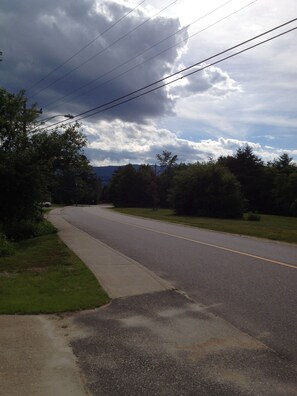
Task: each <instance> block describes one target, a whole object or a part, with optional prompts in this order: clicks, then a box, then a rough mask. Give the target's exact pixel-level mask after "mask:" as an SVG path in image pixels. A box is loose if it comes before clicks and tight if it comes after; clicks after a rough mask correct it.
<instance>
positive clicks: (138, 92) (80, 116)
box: [42, 18, 297, 129]
mask: <svg viewBox="0 0 297 396" xmlns="http://www.w3.org/2000/svg"><path fill="white" fill-rule="evenodd" d="M296 20H297V18H294V19H292V20H290V21H287V22H285V23H283V24H281V25H278V26H276V27H274V28H272V29H269V30H267V31H265V32H263V33H261V34H259V35H256V36H254V37H252V38H250V39H248V40H245V41H243V42H241V43H239V44H237V45H235V46H233V47H230V48H228V49H226V50H224V51H221V52H219V53H217V54H215V55H213V56H211V57H208V58H206V59H204V60H202V61H199V62H196V63H194V64H192V65H191V66H188V67H186V68H184V69H182V70H180V71H178V72H176V73H173V74H171V75H169V76H167V77H164V78H162V79H160V80H158V81H155V82H153V83H151V84H148V85H146V86H144V87H142V88H139V89H137V90H134V91H132V92H130V93H128V94H126V95H123V96H121V97H119V98H116V99H114V100H111V101H109V102H106V103H103V104H101V105H98V106H96V107H93V108H92V109H90V110H87V111H84V112H82V113H80V114H77V115H76V116H75V117H74V118H75V119H76V121H80V120H82V119H85V118H88V117H91V116H94V115H96V114H98V113H101V112H104V111H107V110H110V109H112V108H114V107H117V106H120V105H122V104H124V103H127V102H130V101H132V100H135V99H137V98H139V97H141V96H144V95H147V94H148V93H151V92H154V91H156V90H158V89H160V88H163V87H165V86H167V85H170V84H172V83H174V82H177V81H179V80H182V79H184V78H186V77H189V76H191V75H193V74H195V73H198V72H200V71H202V70H205V69H207V68H209V67H211V66H214V65H216V64H218V63H221V62H223V61H225V60H227V59H231V58H233V57H235V56H237V55H239V54H242V53H244V52H247V51H249V50H251V49H253V48H256V47H258V46H260V45H262V44H264V43H267V42H269V41H272V40H274V39H276V38H278V37H281V36H283V35H285V34H288V33H290V32H292V31H294V30H296V29H297V27H294V28H291V29H289V30H286V31H284V32H282V33H279V34H277V35H275V36H272V37H270V38H268V39H266V40H263V41H261V42H259V43H256V44H254V45H252V46H249V47H247V48H244V49H242V50H240V51H238V52H235V53H233V54H231V55H228V56H226V57H224V58H222V59H219V60H217V61H215V62H213V63H211V64H208V65H205V66H203V67H201V68H199V69H198V70H194V71H192V72H190V73H187V74H185V75H183V76H181V77H178V78H176V79H173V80H170V81H168V82H165V83H164V81H166V80H168V79H172V78H173V77H174V76H176V75H178V74H181V73H184V72H186V71H188V70H190V69H192V68H194V67H197V66H199V65H201V64H203V63H205V62H207V61H209V60H211V59H214V58H216V57H218V56H221V55H223V54H226V53H227V52H229V51H231V50H234V49H236V48H239V47H241V46H243V45H245V44H247V43H249V42H251V41H253V40H256V39H258V38H260V37H263V36H264V35H267V34H269V33H271V32H273V31H276V30H277V29H280V28H282V27H284V26H287V25H289V24H291V23H293V22H295V21H296ZM157 84H160V85H158V86H157V87H154V85H157ZM144 90H146V91H145V92H141V91H144ZM132 95H134V96H132ZM130 96H132V97H130ZM116 102H119V103H116ZM89 113H91V114H89ZM62 123H63V122H56V123H54V124H52V125H50V126H49V127H48V128H52V127H54V126H56V125H59V124H62ZM67 124H69V122H68V123H66V125H67ZM64 125H65V123H64ZM48 128H47V129H48ZM42 129H46V127H45V128H42Z"/></svg>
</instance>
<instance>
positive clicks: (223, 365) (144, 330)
mask: <svg viewBox="0 0 297 396" xmlns="http://www.w3.org/2000/svg"><path fill="white" fill-rule="evenodd" d="M50 220H51V221H52V222H53V223H54V224H55V225H56V226H57V228H58V229H59V230H60V233H59V234H60V237H61V238H62V240H64V242H65V243H66V244H67V245H68V246H69V247H70V248H71V249H72V250H74V251H75V253H76V254H77V255H78V256H80V257H81V258H82V259H83V260H84V262H85V263H86V264H87V265H88V266H89V267H90V268H91V269H92V271H93V272H94V273H95V275H96V276H97V278H98V279H99V280H100V282H101V284H102V285H103V287H104V288H105V289H106V290H107V292H108V293H109V295H110V296H111V297H113V301H112V302H111V303H110V304H109V305H107V306H105V307H102V308H100V309H96V310H90V311H84V312H79V313H75V314H65V315H59V316H58V315H40V316H21V317H20V316H1V317H0V358H1V359H0V382H1V387H0V395H5V396H7V395H13V396H14V395H33V396H34V395H40V396H41V395H46V396H47V395H54V394H55V395H56V396H59V395H61V396H62V395H68V394H69V395H70V394H71V395H86V394H90V395H228V396H230V395H269V396H273V395H275V396H277V395H279V396H283V395H288V396H290V395H297V370H296V366H295V365H294V364H292V363H291V362H290V361H288V360H286V359H284V358H282V357H281V356H278V355H277V354H276V353H275V352H274V351H272V350H271V349H269V348H267V347H266V346H265V345H263V344H262V343H261V342H259V341H258V340H255V339H253V338H251V337H249V336H248V335H246V334H244V333H243V332H241V331H239V330H237V329H236V328H234V327H233V326H231V325H230V324H229V323H227V322H225V321H224V320H222V319H220V318H219V317H216V316H214V315H213V314H212V313H210V312H209V308H210V307H207V306H203V305H201V304H199V302H196V301H192V300H191V299H189V298H188V297H187V296H186V295H184V294H183V293H182V291H177V290H173V289H172V287H171V286H170V284H168V283H167V282H165V281H164V280H162V279H160V278H158V277H157V276H156V275H155V274H154V273H151V272H150V271H148V270H147V269H145V268H143V267H142V266H141V265H139V264H138V263H137V262H135V261H133V260H131V259H129V258H128V257H125V256H123V255H122V254H119V253H117V252H116V251H114V250H112V249H110V248H108V246H106V245H104V244H102V243H101V242H99V241H98V240H96V239H94V238H92V237H90V236H88V234H86V233H84V232H82V231H80V230H78V229H76V228H75V227H73V226H72V225H70V224H69V223H67V222H66V221H65V220H64V219H63V212H62V211H61V210H60V209H55V210H53V211H52V212H51V214H50ZM123 285H125V287H123ZM3 384H4V386H3ZM3 392H4V393H3Z"/></svg>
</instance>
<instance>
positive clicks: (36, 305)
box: [0, 234, 109, 314]
mask: <svg viewBox="0 0 297 396" xmlns="http://www.w3.org/2000/svg"><path fill="white" fill-rule="evenodd" d="M108 301H109V297H108V296H107V294H106V293H105V291H104V290H103V289H102V288H101V287H100V285H99V284H98V282H97V280H96V278H95V276H94V275H93V274H92V272H91V271H90V270H89V269H88V268H87V267H86V266H85V265H84V264H83V263H82V262H81V261H80V259H79V258H78V257H77V256H76V255H74V254H73V253H72V252H71V251H70V250H69V249H68V248H67V247H66V246H65V245H64V244H63V242H61V240H60V239H59V237H58V236H57V235H56V234H49V235H43V236H39V237H36V238H32V239H27V240H24V241H22V242H20V243H18V244H16V254H15V255H14V256H10V257H1V258H0V313H1V314H38V313H57V312H66V311H78V310H82V309H90V308H96V307H99V306H101V305H103V304H106V303H107V302H108Z"/></svg>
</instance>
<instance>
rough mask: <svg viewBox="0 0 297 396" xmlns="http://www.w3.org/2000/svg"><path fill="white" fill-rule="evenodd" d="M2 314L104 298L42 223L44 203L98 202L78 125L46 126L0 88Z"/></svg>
mask: <svg viewBox="0 0 297 396" xmlns="http://www.w3.org/2000/svg"><path fill="white" fill-rule="evenodd" d="M0 109H1V112H0V183H1V194H0V313H2V314H4V313H5V314H17V313H19V314H34V313H35V314H37V313H54V312H65V311H76V310H81V309H87V308H94V307H98V306H100V305H102V304H106V303H107V302H108V301H109V298H108V296H107V295H106V293H105V292H104V291H103V290H102V288H101V287H100V285H99V284H98V282H97V280H96V278H95V277H94V275H93V274H92V273H91V272H90V271H89V269H88V268H86V266H85V265H84V264H83V263H82V262H81V261H80V260H79V259H78V258H77V257H76V256H75V255H74V254H73V253H72V252H71V251H70V250H69V249H68V248H67V247H66V246H65V245H64V244H63V243H62V242H61V241H60V240H59V238H58V236H57V234H56V232H55V229H54V227H53V226H52V225H51V224H50V223H49V222H47V221H46V220H44V214H45V212H44V210H43V208H42V206H43V204H42V203H43V202H46V201H51V202H55V203H56V204H74V203H75V204H78V203H81V204H86V203H97V202H98V199H99V195H100V191H101V185H100V181H99V180H98V178H97V177H96V176H95V174H94V173H93V170H92V167H91V166H90V164H89V162H88V160H87V158H86V156H85V155H84V152H83V149H84V147H85V146H86V144H87V139H86V137H85V136H84V135H83V134H82V132H81V131H80V126H79V124H77V123H73V124H68V125H65V126H61V127H57V128H56V129H54V130H48V129H46V127H45V125H44V124H42V123H41V122H40V121H38V116H39V115H40V112H41V111H40V110H38V109H37V107H36V105H33V106H30V107H29V106H28V103H27V98H26V97H25V94H24V92H23V91H21V92H20V93H18V94H12V93H9V92H8V91H7V90H5V89H3V88H0Z"/></svg>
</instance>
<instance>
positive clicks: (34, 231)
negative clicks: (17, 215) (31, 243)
mask: <svg viewBox="0 0 297 396" xmlns="http://www.w3.org/2000/svg"><path fill="white" fill-rule="evenodd" d="M4 230H5V234H6V236H7V237H8V238H9V239H12V240H15V241H21V240H23V239H28V238H33V237H36V236H41V235H46V234H52V233H54V232H56V229H55V227H54V226H53V225H52V224H51V223H50V222H48V221H47V220H41V221H34V220H31V219H27V220H21V221H18V222H16V221H15V222H12V223H10V224H8V225H6V226H4Z"/></svg>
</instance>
